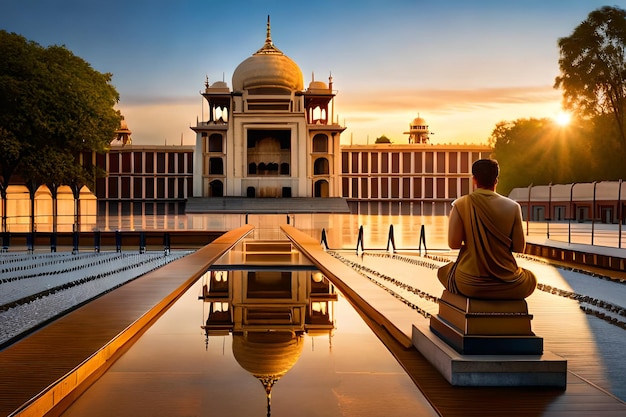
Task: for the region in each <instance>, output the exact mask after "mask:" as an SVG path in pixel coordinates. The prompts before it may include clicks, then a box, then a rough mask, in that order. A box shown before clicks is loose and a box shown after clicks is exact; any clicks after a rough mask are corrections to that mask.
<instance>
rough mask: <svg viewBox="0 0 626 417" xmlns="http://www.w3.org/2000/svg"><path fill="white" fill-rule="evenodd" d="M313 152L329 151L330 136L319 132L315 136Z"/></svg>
mask: <svg viewBox="0 0 626 417" xmlns="http://www.w3.org/2000/svg"><path fill="white" fill-rule="evenodd" d="M313 152H315V153H328V136H326V135H324V134H322V133H318V134H317V135H315V136H314V137H313Z"/></svg>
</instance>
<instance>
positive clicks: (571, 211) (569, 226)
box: [567, 182, 576, 245]
mask: <svg viewBox="0 0 626 417" xmlns="http://www.w3.org/2000/svg"><path fill="white" fill-rule="evenodd" d="M575 185H576V183H575V182H573V183H572V186H571V187H570V189H569V219H568V223H567V243H568V244H570V245H571V244H572V216H573V215H574V207H573V204H572V200H573V198H574V186H575Z"/></svg>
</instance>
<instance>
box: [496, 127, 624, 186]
mask: <svg viewBox="0 0 626 417" xmlns="http://www.w3.org/2000/svg"><path fill="white" fill-rule="evenodd" d="M596 131H597V130H596V127H595V124H593V123H592V124H589V123H582V124H576V123H574V124H572V125H570V126H568V127H560V126H557V125H556V124H555V123H554V122H553V121H552V120H550V119H545V118H544V119H518V120H516V121H514V122H500V123H498V124H497V125H496V127H495V129H494V130H493V132H492V134H491V137H490V138H489V144H490V145H491V146H492V148H493V157H494V158H495V159H497V160H498V162H499V164H500V166H501V167H502V172H501V173H500V178H499V180H498V192H500V193H502V194H505V195H508V193H509V192H510V191H511V190H512V189H513V188H516V187H527V186H529V185H530V184H534V185H539V184H543V185H547V184H550V183H553V184H566V183H570V182H581V181H584V182H588V181H594V180H597V179H600V178H601V179H614V178H612V177H611V175H610V174H609V173H608V171H607V169H609V168H608V165H610V163H609V164H607V163H606V161H607V158H611V159H608V161H609V162H610V161H612V160H614V158H615V156H611V154H610V152H606V153H605V151H606V150H607V149H611V150H612V148H611V147H609V148H605V147H599V146H593V144H592V143H591V138H593V137H595V136H596V134H595V133H594V132H596ZM609 143H614V141H613V142H610V141H609ZM613 154H615V152H614V151H613Z"/></svg>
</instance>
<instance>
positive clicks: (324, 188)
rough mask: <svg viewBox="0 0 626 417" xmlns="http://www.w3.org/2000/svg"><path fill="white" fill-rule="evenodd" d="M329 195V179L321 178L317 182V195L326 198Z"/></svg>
mask: <svg viewBox="0 0 626 417" xmlns="http://www.w3.org/2000/svg"><path fill="white" fill-rule="evenodd" d="M328 196H329V191H328V181H326V180H319V181H316V182H315V197H323V198H326V197H328Z"/></svg>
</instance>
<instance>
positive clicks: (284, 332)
mask: <svg viewBox="0 0 626 417" xmlns="http://www.w3.org/2000/svg"><path fill="white" fill-rule="evenodd" d="M231 252H234V253H235V255H234V256H235V257H239V256H241V258H239V260H240V261H241V263H239V262H236V263H235V264H237V263H239V265H233V264H231V265H228V267H227V268H228V269H221V268H222V267H225V265H222V266H220V265H216V266H214V268H215V269H211V270H209V271H208V272H207V273H206V274H205V275H204V276H203V278H202V279H203V282H202V294H201V295H200V297H199V298H200V299H201V300H203V302H204V316H203V319H204V324H203V325H202V326H201V327H202V329H203V330H204V333H205V343H206V344H207V346H208V342H209V338H210V337H211V336H226V335H228V334H231V333H232V338H233V342H232V350H233V355H234V357H235V360H236V361H237V363H238V364H239V365H240V366H241V367H242V368H243V369H245V370H246V371H248V372H249V373H250V374H252V375H253V376H254V377H256V378H257V379H259V381H261V383H262V384H263V387H264V389H265V392H266V397H267V415H268V416H269V415H270V412H271V391H272V387H273V386H274V384H275V383H276V382H277V381H278V380H279V379H280V378H281V377H283V376H284V375H285V374H286V373H287V372H288V371H289V370H290V369H291V368H292V367H293V366H294V365H295V363H296V362H297V361H298V359H299V357H300V355H301V353H302V349H303V345H304V341H303V338H304V334H307V335H308V336H309V337H311V336H318V335H325V336H328V338H329V341H330V340H331V338H332V334H333V330H334V329H335V318H334V302H335V301H336V300H337V292H336V290H335V287H334V286H333V285H332V283H330V282H329V281H328V279H326V277H324V276H323V275H322V273H321V272H319V271H318V270H316V269H314V267H313V266H312V265H309V264H308V263H306V262H305V263H303V262H301V261H303V260H301V259H300V254H299V253H298V252H297V251H295V250H293V249H292V247H291V243H290V242H287V241H286V242H282V241H266V242H260V241H247V242H244V243H243V250H242V251H241V252H238V251H231ZM237 253H239V255H237ZM231 256H233V255H231ZM232 261H233V259H230V260H229V262H232Z"/></svg>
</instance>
